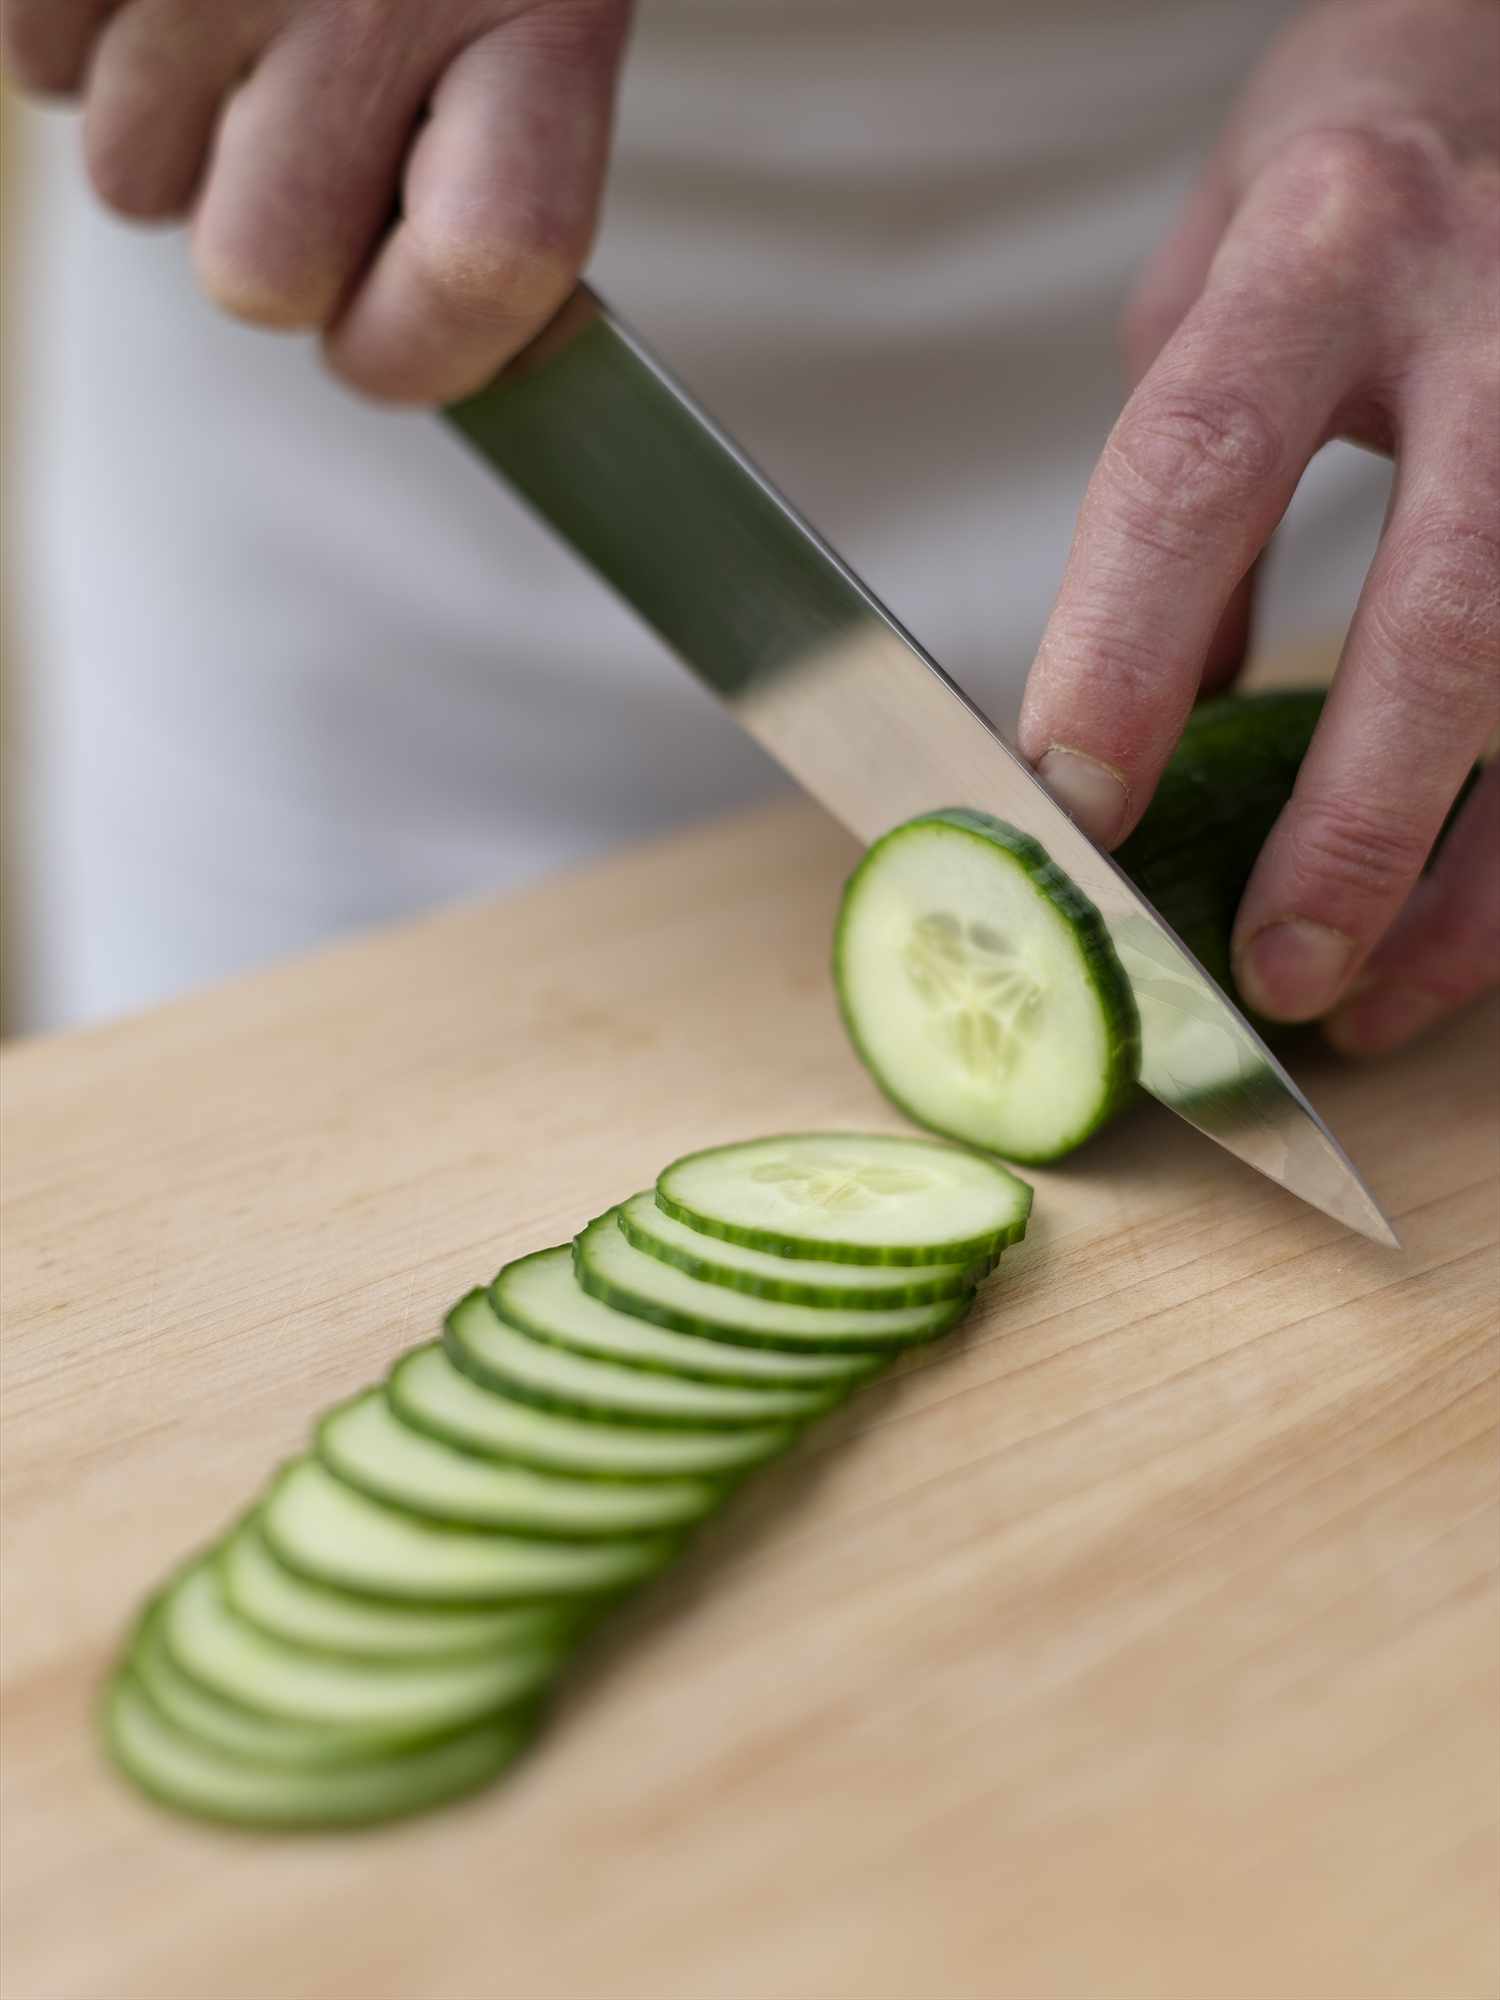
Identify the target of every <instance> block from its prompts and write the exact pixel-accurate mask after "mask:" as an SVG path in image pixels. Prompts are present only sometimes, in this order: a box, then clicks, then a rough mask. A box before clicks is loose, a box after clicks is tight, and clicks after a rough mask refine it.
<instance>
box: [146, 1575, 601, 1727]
mask: <svg viewBox="0 0 1500 2000" xmlns="http://www.w3.org/2000/svg"><path fill="white" fill-rule="evenodd" d="M148 1634H149V1635H150V1636H149V1638H148V1636H147V1635H148ZM157 1645H159V1646H160V1648H162V1649H163V1650H164V1651H165V1653H166V1656H167V1659H168V1660H169V1661H170V1663H171V1667H172V1668H174V1669H176V1672H177V1675H178V1676H179V1677H180V1678H181V1680H183V1681H185V1682H188V1683H191V1684H192V1695H193V1697H195V1698H196V1697H202V1699H199V1700H197V1701H196V1705H195V1706H194V1707H193V1708H192V1709H191V1710H188V1709H187V1708H183V1709H182V1710H181V1711H180V1712H179V1709H178V1706H177V1703H180V1702H181V1701H182V1700H183V1690H182V1689H181V1688H180V1687H179V1688H178V1689H177V1691H176V1695H177V1700H176V1702H174V1701H173V1700H172V1699H171V1698H170V1697H166V1698H164V1697H163V1695H162V1693H161V1692H160V1690H159V1688H158V1686H157V1684H156V1681H155V1680H154V1679H153V1676H152V1671H151V1669H150V1667H148V1666H147V1665H146V1664H145V1657H146V1655H147V1653H148V1652H149V1651H150V1650H151V1649H152V1648H154V1647H155V1646H157ZM566 1650H567V1649H566V1648H564V1647H561V1646H558V1645H550V1646H545V1645H544V1646H539V1645H536V1644H531V1645H523V1646H509V1647H498V1648H495V1649H494V1650H493V1651H490V1652H487V1653H482V1654H475V1655H471V1656H469V1657H467V1658H459V1659H457V1660H452V1659H450V1660H444V1661H437V1662H432V1661H422V1662H417V1663H415V1664H409V1663H402V1664H400V1665H390V1664H382V1665H376V1664H373V1663H372V1662H370V1661H368V1660H341V1659H337V1658H330V1657H328V1656H327V1655H325V1654H320V1653H312V1652H308V1651H306V1650H305V1649H304V1648H302V1647H300V1646H293V1645H289V1644H288V1643H287V1641H286V1640H284V1639H276V1638H273V1637H272V1636H271V1635H270V1634H269V1633H264V1632H260V1631H257V1630H256V1628H255V1627H254V1626H253V1625H250V1624H247V1623H246V1621H245V1620H244V1619H243V1618H241V1617H239V1616H238V1614H237V1613H235V1612H234V1611H233V1610H231V1609H230V1607H229V1604H228V1602H227V1600H226V1598H225V1596H224V1592H223V1589H222V1586H221V1584H220V1582H219V1577H218V1573H217V1571H216V1569H215V1568H214V1566H213V1565H212V1563H211V1562H201V1563H198V1564H195V1565H194V1567H193V1568H192V1569H190V1570H188V1571H187V1572H186V1573H185V1574H184V1575H182V1576H181V1577H179V1578H178V1579H177V1581H176V1582H175V1583H174V1584H172V1586H171V1587H170V1588H169V1589H168V1590H167V1592H166V1593H165V1595H164V1596H163V1597H162V1598H161V1600H160V1601H159V1603H158V1605H157V1606H156V1608H155V1609H154V1611H152V1612H151V1613H149V1614H148V1617H147V1620H146V1622H145V1624H144V1625H143V1628H142V1635H141V1638H140V1640H138V1642H137V1653H138V1658H137V1662H136V1666H137V1672H138V1673H139V1674H140V1676H141V1679H142V1681H143V1682H145V1684H146V1685H147V1686H148V1687H149V1688H150V1689H151V1691H152V1693H153V1695H154V1696H155V1697H156V1699H157V1705H158V1707H160V1708H161V1709H162V1710H163V1711H164V1712H165V1713H167V1714H168V1715H172V1716H174V1717H175V1719H176V1720H177V1721H179V1722H181V1723H182V1724H183V1726H184V1727H193V1728H196V1729H197V1730H198V1732H199V1733H200V1734H201V1735H203V1736H204V1737H205V1738H208V1739H209V1740H212V1741H217V1742H218V1743H219V1744H220V1745H221V1747H222V1748H224V1749H227V1750H235V1751H238V1752H239V1753H240V1754H242V1755H256V1756H271V1755H276V1754H279V1755H282V1756H284V1757H290V1758H291V1760H292V1761H294V1762H304V1761H307V1760H309V1759H317V1760H319V1761H337V1760H339V1759H348V1758H351V1757H360V1756H372V1755H381V1754H386V1755H388V1754H389V1753H390V1752H391V1751H392V1750H393V1749H395V1748H399V1747H402V1746H407V1745H412V1744H415V1743H419V1742H425V1741H429V1740H431V1739H432V1738H434V1737H437V1736H446V1735H452V1734H453V1733H454V1732H455V1731H456V1730H458V1729H462V1728H466V1727H468V1726H469V1725H471V1724H473V1723H476V1722H479V1721H482V1720H483V1719H484V1718H485V1717H487V1716H492V1715H496V1714H498V1713H499V1712H500V1711H501V1710H502V1709H506V1708H510V1707H512V1706H514V1704H515V1703H516V1702H518V1701H522V1700H525V1699H527V1698H529V1697H531V1696H534V1695H535V1694H536V1693H537V1692H538V1690H539V1689H540V1688H542V1687H543V1686H544V1685H545V1684H546V1683H547V1682H548V1681H550V1680H551V1679H553V1677H554V1676H555V1675H556V1673H557V1670H558V1667H559V1666H560V1665H561V1663H562V1660H563V1658H564V1657H565V1655H566ZM278 1731H280V1732H282V1733H281V1734H277V1733H276V1732H278ZM267 1732H270V1733H269V1734H268V1733H267ZM278 1744H279V1745H280V1746H281V1748H280V1750H279V1751H278V1750H277V1749H276V1747H275V1746H276V1745H278Z"/></svg>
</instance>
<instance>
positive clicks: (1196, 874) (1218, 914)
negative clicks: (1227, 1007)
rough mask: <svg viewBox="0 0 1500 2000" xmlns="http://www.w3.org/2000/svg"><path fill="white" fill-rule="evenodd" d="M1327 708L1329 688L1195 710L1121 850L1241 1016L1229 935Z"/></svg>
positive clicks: (1121, 858) (1124, 862) (1235, 698)
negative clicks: (1268, 837)
mask: <svg viewBox="0 0 1500 2000" xmlns="http://www.w3.org/2000/svg"><path fill="white" fill-rule="evenodd" d="M1323 701H1324V695H1323V691H1322V690H1321V689H1310V690H1297V691H1294V692H1285V693H1275V694H1251V695H1228V696H1226V697H1224V698H1223V699H1221V700H1218V701H1206V702H1204V703H1203V704H1202V705H1201V706H1200V707H1198V708H1196V709H1194V711H1193V713H1192V714H1191V715H1190V716H1189V717H1188V724H1187V727H1186V729H1184V731H1183V732H1182V740H1181V741H1180V742H1179V744H1178V745H1177V748H1176V749H1175V750H1174V751H1173V752H1172V755H1171V757H1170V758H1169V760H1168V762H1167V768H1166V769H1165V771H1163V772H1162V775H1161V782H1160V784H1159V785H1158V786H1157V788H1156V794H1155V796H1154V798H1153V799H1152V801H1151V803H1150V805H1149V806H1147V808H1146V811H1145V814H1144V815H1143V817H1142V819H1141V823H1140V825H1139V826H1138V827H1137V828H1136V829H1135V831H1134V832H1133V833H1132V834H1131V836H1130V838H1129V839H1128V840H1125V841H1122V842H1121V844H1120V845H1119V846H1118V847H1117V848H1116V849H1115V855H1114V858H1115V860H1116V861H1117V862H1118V863H1119V865H1120V867H1121V868H1123V869H1124V871H1125V873H1126V874H1127V875H1128V876H1129V877H1130V879H1131V881H1132V882H1134V884H1135V886H1136V887H1137V888H1138V889H1139V890H1140V892H1141V894H1142V895H1143V896H1145V897H1147V898H1148V900H1149V901H1150V902H1151V903H1152V905H1153V906H1154V907H1155V909H1156V910H1157V911H1159V912H1160V914H1161V915H1162V916H1163V917H1165V918H1166V920H1167V922H1168V923H1169V924H1170V925H1171V926H1172V928H1173V930H1174V931H1176V933H1177V935H1178V936H1179V937H1180V938H1181V939H1182V942H1183V943H1184V944H1185V945H1186V946H1187V948H1188V950H1189V951H1190V952H1192V954H1193V956H1194V957H1195V958H1196V959H1197V960H1198V962H1199V964H1200V965H1201V966H1202V967H1203V969H1204V971H1205V972H1208V973H1210V974H1211V975H1212V976H1213V978H1215V979H1216V980H1217V981H1218V982H1219V984H1220V985H1221V986H1222V987H1223V989H1224V991H1225V992H1226V993H1227V994H1228V995H1229V996H1230V998H1231V999H1232V1000H1233V1001H1234V1002H1235V1004H1236V1005H1237V1006H1239V1007H1241V1008H1243V1007H1244V1004H1245V1003H1244V1001H1243V1000H1242V999H1241V998H1240V995H1239V992H1238V989H1237V988H1236V986H1235V983H1234V976H1233V973H1232V972H1231V970H1230V964H1229V934H1230V931H1231V929H1232V928H1233V925H1234V917H1235V912H1236V911H1237V910H1238V908H1239V906H1240V898H1241V896H1243V895H1244V893H1245V884H1246V883H1247V882H1248V881H1249V880H1250V874H1251V870H1252V869H1253V868H1254V866H1255V863H1256V861H1257V859H1258V858H1259V855H1260V851H1261V848H1262V847H1263V846H1264V845H1265V842H1266V837H1267V835H1268V834H1269V833H1270V831H1271V828H1272V827H1273V826H1274V825H1275V824H1276V821H1277V819H1278V818H1279V816H1280V814H1281V812H1282V809H1283V808H1284V806H1285V805H1286V803H1287V801H1288V799H1290V797H1291V796H1292V787H1293V785H1295V783H1296V782H1297V772H1298V771H1299V769H1300V768H1301V765H1302V759H1303V758H1304V757H1305V756H1306V754H1307V747H1308V745H1309V744H1310V743H1311V742H1312V737H1313V731H1314V730H1315V729H1316V728H1317V726H1318V718H1319V716H1320V715H1321V714H1322V712H1323ZM1256 1025H1257V1027H1259V1028H1261V1029H1262V1031H1264V1029H1265V1028H1266V1027H1268V1026H1271V1025H1272V1024H1270V1023H1265V1022H1261V1021H1258V1020H1257V1022H1256Z"/></svg>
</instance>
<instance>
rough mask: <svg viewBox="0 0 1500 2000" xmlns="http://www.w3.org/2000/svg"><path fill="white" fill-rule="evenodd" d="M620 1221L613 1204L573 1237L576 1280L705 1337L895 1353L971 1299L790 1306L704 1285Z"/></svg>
mask: <svg viewBox="0 0 1500 2000" xmlns="http://www.w3.org/2000/svg"><path fill="white" fill-rule="evenodd" d="M619 1225H620V1211H619V1210H618V1209H617V1208H612V1209H610V1210H609V1211H608V1212H607V1213H606V1214H604V1215H601V1216H598V1217H596V1218H595V1220H594V1221H593V1222H591V1223H590V1224H589V1225H588V1227H587V1228H586V1229H584V1230H582V1231H581V1232H580V1233H579V1235H578V1236H577V1237H576V1238H575V1240H574V1244H573V1262H574V1266H575V1268H576V1270H577V1272H578V1282H579V1284H580V1285H582V1286H583V1288H584V1290H585V1291H588V1292H592V1293H593V1295H594V1297H595V1298H598V1299H602V1300H603V1301H604V1303H605V1304H606V1305H612V1306H616V1307H618V1308H619V1310H620V1311H621V1312H625V1313H635V1314H639V1316H640V1317H641V1318H642V1319H650V1320H655V1321H656V1322H657V1323H658V1325H664V1326H671V1327H676V1328H678V1329H679V1331H681V1332H683V1333H685V1334H697V1335H699V1336H701V1337H703V1338H704V1340H705V1342H711V1341H719V1340H722V1341H743V1342H753V1343H755V1344H756V1345H758V1346H785V1347H791V1346H796V1347H798V1348H799V1349H800V1348H827V1349H833V1350H835V1351H848V1350H854V1351H856V1352H864V1353H867V1354H875V1355H877V1356H878V1354H879V1353H880V1352H881V1351H882V1350H884V1351H885V1352H886V1353H890V1352H892V1351H893V1350H895V1349H897V1348H901V1347H910V1346H912V1345H914V1344H915V1343H916V1342H918V1341H923V1340H935V1339H936V1338H937V1336H938V1335H939V1334H941V1333H946V1332H947V1331H948V1329H949V1328H950V1327H952V1326H956V1325H957V1323H958V1322H959V1320H961V1319H962V1318H963V1316H964V1314H965V1313H966V1312H967V1311H968V1310H969V1307H970V1305H971V1304H972V1303H973V1300H974V1294H973V1292H972V1291H968V1292H962V1293H960V1295H959V1296H958V1297H957V1298H956V1299H940V1300H939V1301H938V1302H937V1304H936V1305H927V1306H903V1307H902V1308H900V1309H899V1310H898V1311H894V1312H861V1311H859V1310H858V1308H856V1307H850V1306H830V1307H826V1308H823V1307H818V1306H793V1305H787V1304H785V1303H784V1302H783V1301H782V1300H780V1299H758V1298H752V1297H751V1296H750V1295H749V1294H748V1293H745V1292H732V1291H729V1290H727V1289H726V1288H725V1287H724V1286H723V1285H706V1284H705V1283H704V1282H703V1280H702V1279H701V1278H691V1277H689V1276H688V1274H687V1272H686V1271H680V1270H678V1268H677V1266H676V1265H675V1264H663V1263H662V1262H661V1260H660V1259H659V1258H656V1257H648V1256H647V1255H646V1253H645V1251H644V1250H637V1249H636V1247H635V1245H634V1244H633V1243H632V1242H631V1241H630V1240H629V1238H628V1237H627V1236H626V1235H625V1233H624V1231H623V1230H622V1229H621V1228H620V1226H619Z"/></svg>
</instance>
